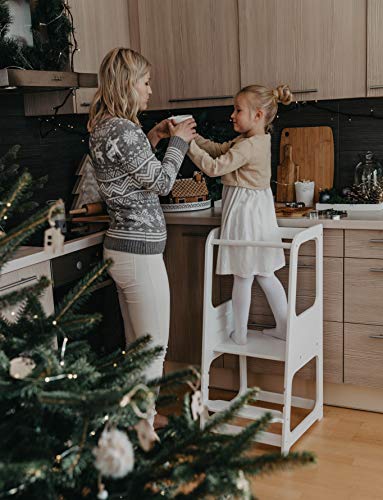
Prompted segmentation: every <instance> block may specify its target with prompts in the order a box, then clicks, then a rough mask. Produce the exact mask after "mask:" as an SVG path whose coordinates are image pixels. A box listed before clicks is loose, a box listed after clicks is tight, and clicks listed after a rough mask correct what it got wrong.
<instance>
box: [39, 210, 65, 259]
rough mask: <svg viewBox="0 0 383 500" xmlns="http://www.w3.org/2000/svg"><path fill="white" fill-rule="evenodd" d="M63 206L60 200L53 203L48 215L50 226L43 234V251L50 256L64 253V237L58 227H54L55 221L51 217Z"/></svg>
mask: <svg viewBox="0 0 383 500" xmlns="http://www.w3.org/2000/svg"><path fill="white" fill-rule="evenodd" d="M62 206H63V201H62V200H57V202H56V203H54V204H53V205H52V206H51V208H50V210H49V214H48V222H49V225H50V228H49V229H46V231H45V233H44V251H45V252H47V253H49V254H50V255H57V254H61V253H63V252H64V239H65V237H64V235H63V234H62V232H61V229H60V228H59V227H56V221H55V219H54V216H53V212H54V211H57V210H58V209H61V207H62Z"/></svg>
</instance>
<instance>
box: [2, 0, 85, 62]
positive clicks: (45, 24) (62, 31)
mask: <svg viewBox="0 0 383 500" xmlns="http://www.w3.org/2000/svg"><path fill="white" fill-rule="evenodd" d="M30 3H31V22H32V25H31V31H32V36H33V46H32V47H30V46H28V45H26V44H25V43H23V41H20V40H18V39H17V38H16V37H12V36H7V35H8V32H9V28H10V26H11V24H12V18H11V16H10V11H9V5H8V4H9V1H8V0H0V68H8V67H13V68H15V67H16V68H20V69H34V70H46V71H60V70H67V69H68V67H71V69H72V70H73V64H72V60H71V56H72V54H73V51H72V50H71V48H72V43H71V42H70V35H71V34H72V37H73V31H74V30H73V23H72V22H71V21H72V17H71V13H70V10H69V8H68V7H67V6H66V5H65V1H64V0H34V1H32V0H31V2H30ZM74 45H75V46H76V43H75V44H74ZM75 48H76V47H75Z"/></svg>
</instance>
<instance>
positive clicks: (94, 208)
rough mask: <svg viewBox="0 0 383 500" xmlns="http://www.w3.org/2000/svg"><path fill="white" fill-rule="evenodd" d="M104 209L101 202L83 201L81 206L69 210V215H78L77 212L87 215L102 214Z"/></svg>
mask: <svg viewBox="0 0 383 500" xmlns="http://www.w3.org/2000/svg"><path fill="white" fill-rule="evenodd" d="M104 211H105V207H104V205H103V203H101V202H97V203H85V204H84V205H83V206H82V207H81V208H74V209H73V210H69V213H70V215H78V214H87V215H96V214H102V213H103V212H104Z"/></svg>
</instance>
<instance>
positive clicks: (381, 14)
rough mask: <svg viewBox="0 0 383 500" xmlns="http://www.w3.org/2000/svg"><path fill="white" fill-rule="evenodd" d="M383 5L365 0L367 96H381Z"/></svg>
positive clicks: (382, 88)
mask: <svg viewBox="0 0 383 500" xmlns="http://www.w3.org/2000/svg"><path fill="white" fill-rule="evenodd" d="M382 23H383V5H382V2H381V0H367V97H380V96H383V62H382V53H383V33H382Z"/></svg>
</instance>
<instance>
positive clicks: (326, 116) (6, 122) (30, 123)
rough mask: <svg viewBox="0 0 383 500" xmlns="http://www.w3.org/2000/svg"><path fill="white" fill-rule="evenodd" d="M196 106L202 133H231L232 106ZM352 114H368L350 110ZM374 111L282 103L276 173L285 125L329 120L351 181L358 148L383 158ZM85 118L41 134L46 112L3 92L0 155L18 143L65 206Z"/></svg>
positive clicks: (377, 109)
mask: <svg viewBox="0 0 383 500" xmlns="http://www.w3.org/2000/svg"><path fill="white" fill-rule="evenodd" d="M371 109H373V110H374V111H373V113H371ZM183 111H186V110H179V111H178V112H176V111H172V112H167V111H163V112H148V113H145V114H144V115H143V116H142V118H141V121H142V123H143V126H144V129H146V130H148V129H149V128H150V127H151V126H152V125H154V123H155V122H156V121H159V120H160V119H162V118H165V117H167V116H169V115H170V114H177V113H182V112H183ZM187 111H188V112H190V110H187ZM192 112H193V114H194V116H195V118H196V120H197V122H198V124H199V131H200V132H201V133H202V134H203V135H205V136H209V137H210V138H213V139H215V140H222V141H223V140H228V139H229V138H231V137H233V131H232V128H231V124H230V122H229V117H230V113H231V107H221V108H206V109H195V110H192ZM339 113H344V115H342V114H339ZM353 114H357V115H367V116H366V117H365V116H359V117H357V116H355V117H354V116H351V115H353ZM350 116H351V120H350ZM374 116H376V117H379V116H380V117H383V99H352V100H340V101H328V102H326V101H320V102H318V103H307V104H299V105H296V104H292V105H290V106H289V107H288V108H286V107H284V106H282V107H281V109H280V112H279V118H278V119H276V120H275V122H274V133H273V140H272V163H273V177H274V178H275V172H276V166H277V164H278V161H279V158H278V156H279V140H280V135H281V131H282V129H283V128H284V127H291V126H313V125H328V126H330V127H332V129H333V132H334V142H335V186H336V187H342V186H344V185H348V184H350V183H352V179H353V171H354V167H355V165H356V163H357V162H358V153H361V152H366V151H367V150H372V151H374V152H375V153H376V154H377V156H378V158H380V159H383V120H380V119H376V118H374ZM86 121H87V117H86V116H76V115H67V116H65V117H60V119H59V120H58V123H60V126H61V128H62V129H60V128H58V129H57V130H55V131H52V133H50V134H49V135H48V136H47V137H45V138H44V137H42V135H44V134H45V133H46V132H47V130H48V129H49V127H50V126H51V125H50V122H46V118H45V117H44V118H42V119H39V118H34V117H33V118H30V117H25V116H24V109H23V97H22V96H21V95H0V155H2V154H3V153H5V152H6V151H7V150H8V148H9V147H10V146H12V145H14V144H20V145H21V146H22V148H21V154H20V163H21V164H22V165H24V166H26V167H28V168H29V170H30V171H31V173H32V174H33V175H34V176H35V177H38V176H41V175H43V174H48V176H49V181H48V184H47V186H46V188H45V190H44V192H40V193H38V194H37V195H36V198H37V200H38V201H40V202H45V201H46V200H50V199H56V198H58V197H62V198H64V200H65V201H66V204H67V208H68V207H69V206H70V204H71V202H72V195H71V191H72V188H73V185H74V183H75V180H76V178H75V171H76V169H77V167H78V164H79V162H80V161H81V158H82V156H83V155H84V154H85V153H86V152H87V138H86ZM69 126H70V127H74V128H69ZM193 170H194V167H193V165H192V164H191V162H190V160H185V163H184V165H183V167H182V170H181V173H182V174H183V175H184V176H186V177H187V176H189V175H190V174H191V173H192V171H193Z"/></svg>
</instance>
